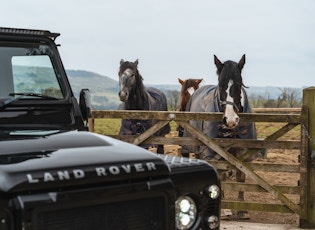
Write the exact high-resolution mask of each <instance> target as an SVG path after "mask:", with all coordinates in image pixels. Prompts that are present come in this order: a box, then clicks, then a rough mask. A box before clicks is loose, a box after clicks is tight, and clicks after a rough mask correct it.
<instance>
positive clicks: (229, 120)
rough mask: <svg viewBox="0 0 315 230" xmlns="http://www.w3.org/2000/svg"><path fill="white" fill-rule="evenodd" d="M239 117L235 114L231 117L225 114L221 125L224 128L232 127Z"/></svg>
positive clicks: (235, 124)
mask: <svg viewBox="0 0 315 230" xmlns="http://www.w3.org/2000/svg"><path fill="white" fill-rule="evenodd" d="M239 121H240V119H239V116H235V117H233V118H231V117H230V118H229V117H227V116H224V117H223V125H224V128H225V129H234V128H235V127H236V126H237V125H238V123H239Z"/></svg>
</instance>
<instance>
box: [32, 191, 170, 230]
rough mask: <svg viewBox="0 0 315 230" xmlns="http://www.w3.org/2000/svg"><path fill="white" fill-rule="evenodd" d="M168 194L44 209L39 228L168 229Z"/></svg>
mask: <svg viewBox="0 0 315 230" xmlns="http://www.w3.org/2000/svg"><path fill="white" fill-rule="evenodd" d="M165 206H166V204H165V198H164V197H151V198H147V199H141V200H131V201H130V200H129V201H124V202H119V203H109V204H101V205H93V206H85V207H76V208H71V209H63V210H54V211H45V212H40V213H39V214H38V217H37V218H36V219H37V220H38V226H37V229H38V230H56V229H58V230H70V229H71V230H87V229H88V230H90V229H93V230H98V229H102V230H103V229H111V230H112V229H115V230H119V229H124V230H125V229H130V230H133V229H134V230H136V229H137V230H142V229H146V230H147V229H152V230H160V229H161V230H164V229H165V228H166V227H165V226H166V223H165V222H166V219H167V218H166V216H165V211H166V207H165Z"/></svg>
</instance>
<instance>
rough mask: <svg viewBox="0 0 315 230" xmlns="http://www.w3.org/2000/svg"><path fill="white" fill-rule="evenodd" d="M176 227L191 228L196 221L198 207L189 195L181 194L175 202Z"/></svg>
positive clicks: (184, 229) (181, 228)
mask: <svg viewBox="0 0 315 230" xmlns="http://www.w3.org/2000/svg"><path fill="white" fill-rule="evenodd" d="M175 210H176V228H177V229H180V230H186V229H189V228H190V227H191V226H192V225H193V224H194V223H195V221H196V218H197V207H196V203H195V202H194V200H193V199H192V198H191V197H189V196H181V197H179V198H178V199H177V200H176V202H175Z"/></svg>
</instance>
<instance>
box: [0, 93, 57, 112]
mask: <svg viewBox="0 0 315 230" xmlns="http://www.w3.org/2000/svg"><path fill="white" fill-rule="evenodd" d="M9 96H18V97H15V98H11V99H8V100H6V101H4V102H2V104H1V105H0V110H3V109H5V108H6V107H7V106H8V105H10V104H12V103H13V102H15V101H18V100H20V99H21V98H23V97H40V98H43V99H48V100H58V98H55V97H51V96H47V95H43V94H39V93H9Z"/></svg>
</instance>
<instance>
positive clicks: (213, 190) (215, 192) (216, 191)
mask: <svg viewBox="0 0 315 230" xmlns="http://www.w3.org/2000/svg"><path fill="white" fill-rule="evenodd" d="M208 194H209V197H210V198H211V199H217V198H218V197H219V196H220V188H219V186H217V185H216V184H213V185H211V186H209V188H208Z"/></svg>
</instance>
